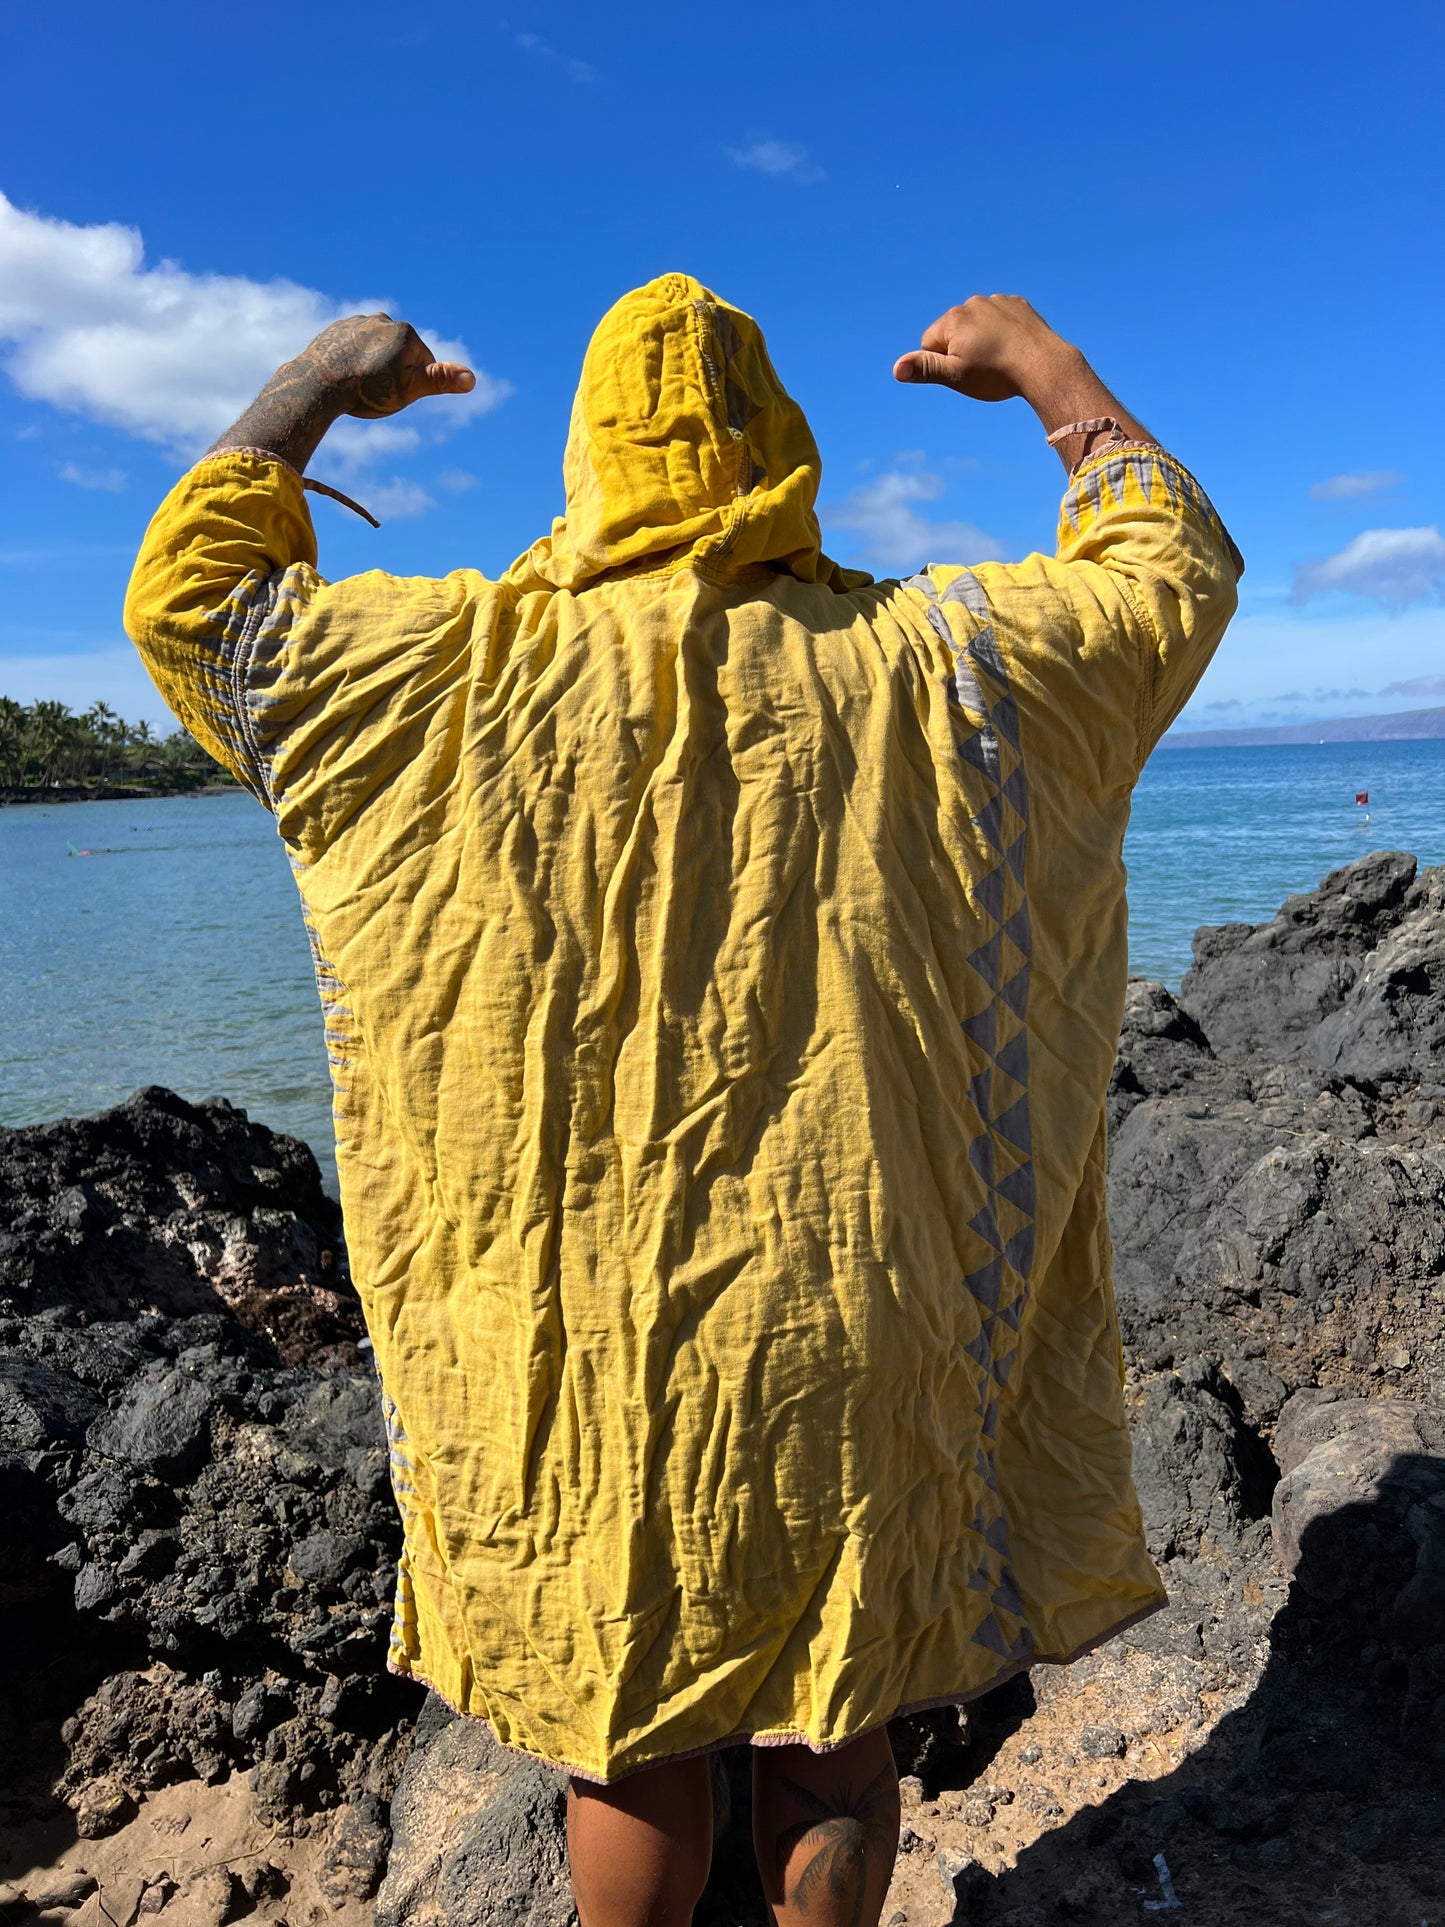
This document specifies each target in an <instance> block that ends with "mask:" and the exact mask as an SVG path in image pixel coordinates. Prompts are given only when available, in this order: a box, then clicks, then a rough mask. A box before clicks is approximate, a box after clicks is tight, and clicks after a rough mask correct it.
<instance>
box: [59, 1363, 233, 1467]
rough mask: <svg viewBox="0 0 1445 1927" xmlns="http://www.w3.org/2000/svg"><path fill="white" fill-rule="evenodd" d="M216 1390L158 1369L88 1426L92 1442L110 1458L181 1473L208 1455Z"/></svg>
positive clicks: (175, 1373)
mask: <svg viewBox="0 0 1445 1927" xmlns="http://www.w3.org/2000/svg"><path fill="white" fill-rule="evenodd" d="M215 1402H216V1401H215V1394H214V1393H213V1392H212V1391H211V1389H210V1387H209V1386H208V1385H206V1384H204V1383H203V1382H202V1381H201V1380H200V1379H196V1378H191V1377H189V1376H187V1375H186V1374H185V1373H183V1372H177V1371H172V1370H161V1371H157V1372H155V1373H154V1374H152V1375H149V1376H148V1377H146V1378H144V1379H142V1380H141V1382H140V1383H139V1384H138V1385H136V1386H133V1387H132V1388H131V1390H130V1391H129V1392H128V1393H127V1394H126V1396H125V1397H124V1399H123V1400H122V1401H121V1403H120V1404H119V1405H118V1406H117V1407H116V1409H115V1410H114V1411H112V1412H108V1413H107V1414H106V1415H105V1417H104V1418H102V1419H97V1421H96V1422H95V1424H94V1425H92V1426H91V1428H90V1435H89V1439H88V1441H87V1442H88V1444H89V1446H90V1449H91V1450H92V1451H93V1452H98V1453H101V1454H103V1455H104V1456H105V1457H107V1458H112V1459H123V1460H125V1461H126V1462H127V1463H129V1464H131V1465H138V1466H141V1467H143V1468H144V1469H145V1470H147V1471H152V1472H183V1471H186V1470H189V1469H191V1468H193V1467H194V1466H195V1465H196V1464H197V1463H198V1462H199V1461H200V1459H201V1458H202V1457H203V1456H204V1455H205V1450H206V1443H207V1433H208V1431H209V1427H210V1417H211V1412H212V1410H213V1408H214V1406H215Z"/></svg>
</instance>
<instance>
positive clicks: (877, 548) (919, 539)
mask: <svg viewBox="0 0 1445 1927" xmlns="http://www.w3.org/2000/svg"><path fill="white" fill-rule="evenodd" d="M943 490H944V482H943V478H942V476H939V475H930V474H928V473H927V471H925V470H917V469H915V470H912V471H910V472H909V473H906V474H904V473H901V472H900V471H898V470H896V469H895V470H892V471H890V472H889V473H888V474H885V475H880V476H879V477H878V478H877V480H876V481H872V482H865V483H864V484H863V486H862V487H861V488H856V489H854V491H853V493H852V494H851V495H848V496H845V497H844V499H843V500H842V501H841V502H834V503H832V504H831V505H830V506H829V507H827V508H826V509H824V510H823V511H822V513H823V518H824V520H825V522H826V523H827V526H828V528H829V529H830V530H831V529H841V530H842V531H843V532H844V534H845V535H846V536H848V537H849V538H851V540H850V543H849V544H848V546H849V547H850V549H851V552H852V553H853V554H854V555H855V556H856V557H857V558H858V560H860V561H862V562H866V563H868V564H869V566H870V567H873V568H878V569H882V570H883V571H884V572H885V573H887V574H893V575H903V574H907V573H909V572H910V571H912V570H914V569H919V568H922V567H923V565H924V564H925V563H926V562H988V561H994V560H996V559H998V558H999V557H1000V556H1001V555H1002V554H1003V551H1002V549H1001V548H1000V547H999V544H998V543H997V542H996V541H995V540H994V538H993V537H992V536H991V535H985V534H984V532H983V530H982V529H980V528H976V527H975V526H974V524H973V523H972V522H930V521H929V520H928V518H927V517H926V516H923V515H920V514H919V512H918V510H917V509H916V508H915V507H914V506H913V505H914V503H915V502H933V501H937V499H938V497H939V496H940V495H942V493H943Z"/></svg>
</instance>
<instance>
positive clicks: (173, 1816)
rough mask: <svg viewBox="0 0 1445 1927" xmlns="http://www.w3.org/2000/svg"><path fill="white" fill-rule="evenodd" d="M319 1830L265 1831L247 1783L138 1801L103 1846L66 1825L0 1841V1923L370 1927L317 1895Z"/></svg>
mask: <svg viewBox="0 0 1445 1927" xmlns="http://www.w3.org/2000/svg"><path fill="white" fill-rule="evenodd" d="M328 1831H329V1826H328V1821H327V1820H326V1819H324V1818H318V1819H315V1820H312V1821H305V1820H303V1821H300V1822H297V1823H295V1824H293V1825H292V1826H291V1827H289V1828H270V1827H263V1826H262V1825H261V1824H260V1823H259V1822H258V1821H257V1819H256V1817H255V1813H254V1810H253V1807H252V1802H251V1795H250V1791H249V1789H248V1788H247V1785H246V1776H245V1775H244V1774H240V1773H238V1774H234V1775H232V1776H231V1778H229V1779H227V1780H225V1781H222V1782H221V1783H220V1784H219V1785H217V1786H206V1785H204V1784H203V1783H202V1782H200V1781H198V1780H187V1781H183V1782H182V1783H180V1784H179V1785H176V1786H168V1787H162V1788H160V1789H159V1790H158V1791H157V1792H154V1793H151V1794H149V1795H147V1796H146V1797H145V1798H144V1799H143V1800H142V1802H141V1803H140V1805H139V1808H138V1810H137V1812H136V1814H135V1817H134V1818H133V1819H131V1820H129V1821H128V1822H127V1823H126V1825H124V1826H123V1827H121V1828H120V1829H119V1831H118V1832H115V1833H112V1834H110V1835H108V1836H107V1837H106V1838H105V1839H99V1840H82V1839H79V1838H77V1837H76V1831H75V1823H74V1820H73V1818H72V1816H71V1815H70V1814H68V1813H67V1814H65V1815H64V1816H63V1817H62V1818H60V1819H55V1820H50V1821H45V1822H31V1823H29V1824H28V1825H22V1826H18V1827H14V1828H8V1829H6V1831H5V1832H4V1833H3V1834H0V1920H3V1921H4V1923H5V1927H32V1923H34V1924H35V1927H39V1923H42V1922H51V1921H53V1922H56V1923H59V1922H62V1921H63V1922H64V1923H65V1927H132V1923H134V1922H141V1923H142V1924H144V1923H145V1922H146V1921H147V1920H149V1919H150V1918H152V1917H155V1916H160V1915H161V1914H162V1911H163V1914H164V1920H165V1927H220V1923H221V1922H222V1921H230V1920H243V1919H250V1920H252V1921H254V1922H255V1927H316V1924H317V1923H319V1922H323V1921H324V1922H327V1923H328V1924H329V1927H367V1923H369V1922H370V1920H371V1916H372V1908H371V1905H370V1903H369V1902H366V1901H356V1900H350V1899H343V1900H342V1901H341V1903H340V1904H339V1905H337V1904H335V1903H334V1902H333V1901H332V1900H330V1899H328V1898H327V1896H326V1894H325V1893H324V1892H323V1889H322V1887H321V1885H320V1884H319V1876H321V1874H322V1872H323V1860H324V1856H325V1852H326V1847H327V1844H328Z"/></svg>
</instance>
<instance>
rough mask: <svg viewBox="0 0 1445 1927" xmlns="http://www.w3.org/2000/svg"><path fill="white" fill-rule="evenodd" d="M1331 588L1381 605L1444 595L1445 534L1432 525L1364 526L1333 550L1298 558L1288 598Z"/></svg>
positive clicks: (1397, 605)
mask: <svg viewBox="0 0 1445 1927" xmlns="http://www.w3.org/2000/svg"><path fill="white" fill-rule="evenodd" d="M1332 589H1338V590H1343V591H1344V592H1345V593H1346V594H1347V595H1357V596H1365V597H1367V598H1368V599H1369V600H1370V601H1372V602H1378V603H1379V604H1380V605H1381V607H1382V608H1385V609H1406V608H1408V607H1409V606H1410V604H1411V603H1412V602H1433V601H1435V600H1437V599H1439V598H1442V597H1445V535H1441V533H1440V531H1439V529H1436V528H1429V529H1366V530H1365V531H1364V532H1363V534H1360V535H1357V536H1356V537H1355V539H1354V540H1353V542H1347V543H1346V544H1345V546H1344V548H1342V549H1341V550H1340V551H1339V553H1338V554H1337V555H1330V556H1326V557H1325V558H1324V559H1323V561H1321V560H1320V559H1319V558H1318V557H1312V558H1311V559H1310V560H1309V561H1308V562H1301V563H1300V564H1299V565H1298V566H1297V567H1296V569H1295V572H1294V590H1293V593H1292V595H1291V598H1290V599H1291V601H1294V602H1307V601H1308V600H1309V598H1310V597H1311V596H1316V595H1324V594H1326V593H1328V591H1330V590H1332Z"/></svg>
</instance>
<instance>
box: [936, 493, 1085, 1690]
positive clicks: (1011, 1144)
mask: <svg viewBox="0 0 1445 1927" xmlns="http://www.w3.org/2000/svg"><path fill="white" fill-rule="evenodd" d="M1090 485H1092V491H1093V497H1092V499H1094V500H1095V503H1096V508H1097V502H1098V490H1099V489H1100V487H1101V486H1102V483H1101V482H1100V481H1099V480H1098V479H1096V478H1095V477H1094V476H1092V475H1091V476H1089V477H1086V478H1085V481H1084V488H1085V491H1086V497H1085V499H1089V497H1088V494H1087V491H1088V490H1089V488H1090ZM1070 498H1072V499H1070ZM1070 498H1066V500H1065V513H1066V514H1067V515H1070V516H1071V518H1072V519H1073V521H1074V526H1075V527H1077V526H1078V511H1077V502H1078V499H1079V498H1078V495H1077V494H1076V492H1075V491H1072V490H1071V491H1070ZM911 586H913V587H916V588H918V589H920V590H922V592H923V593H924V595H925V596H926V597H927V598H928V600H929V602H930V603H931V604H932V605H933V607H931V608H930V610H929V620H930V622H931V623H932V625H933V627H934V629H935V631H936V632H937V633H938V634H939V635H940V636H943V637H946V638H947V641H948V644H949V649H950V654H951V657H952V660H953V662H954V677H955V685H954V687H955V690H956V691H957V693H958V694H960V695H963V694H964V692H965V690H970V686H971V689H976V690H977V691H978V700H977V703H976V704H975V703H973V702H969V703H968V711H969V716H970V719H972V717H973V716H974V715H976V714H978V713H979V712H982V714H983V717H984V720H983V722H982V724H981V725H980V727H979V728H977V729H975V730H972V731H970V732H969V733H968V734H967V735H962V736H960V737H957V738H956V744H957V751H958V756H959V759H960V762H961V763H962V764H965V765H966V766H967V767H968V769H969V770H970V771H973V772H976V773H977V776H978V777H982V778H983V779H984V780H985V782H986V783H987V785H988V790H987V792H986V793H985V795H984V797H983V799H982V801H981V802H979V803H978V804H977V806H976V807H973V811H972V821H973V827H974V832H975V834H976V835H977V836H978V837H979V839H980V840H981V842H982V844H983V846H984V847H985V848H986V849H988V850H990V851H996V852H998V859H999V860H998V861H996V862H995V863H994V866H993V868H992V869H990V870H989V871H987V873H986V874H985V875H984V876H983V877H981V878H979V879H978V880H977V881H976V882H975V883H973V885H972V898H973V903H974V907H975V910H976V912H977V914H978V916H979V919H980V922H981V923H982V926H983V931H984V932H987V934H985V935H983V940H982V941H981V942H980V943H979V944H978V945H977V947H976V948H975V949H974V950H973V952H972V954H971V955H970V956H969V958H968V962H969V964H970V966H971V968H972V970H973V971H974V972H975V974H976V978H977V979H978V980H980V981H981V982H982V984H983V985H984V986H985V987H986V989H987V992H988V1002H987V1005H986V1007H985V1008H984V1009H983V1010H982V1011H979V1012H978V1013H976V1014H975V1015H974V1016H972V1017H968V1018H965V1019H964V1020H963V1022H962V1029H963V1033H964V1035H965V1037H966V1038H967V1039H968V1041H969V1044H970V1045H971V1046H972V1047H973V1048H974V1049H975V1050H976V1051H978V1052H981V1053H982V1054H983V1056H984V1058H985V1060H986V1061H985V1064H984V1067H983V1068H982V1069H978V1070H974V1072H973V1074H972V1076H971V1078H970V1081H969V1096H970V1098H971V1100H972V1102H973V1105H974V1109H975V1111H976V1112H977V1115H978V1118H979V1119H980V1121H981V1124H982V1129H980V1130H979V1131H978V1132H977V1133H976V1134H975V1135H974V1136H973V1138H972V1141H971V1143H970V1145H969V1148H968V1158H969V1164H970V1167H971V1168H972V1170H973V1171H976V1172H977V1173H978V1174H979V1176H980V1177H981V1178H982V1180H983V1182H984V1185H985V1186H986V1188H987V1196H986V1199H985V1202H984V1203H983V1205H982V1207H981V1209H979V1210H978V1211H977V1212H976V1213H975V1214H974V1216H973V1218H972V1220H971V1221H970V1229H971V1230H972V1231H973V1232H974V1233H975V1234H976V1235H977V1236H978V1237H979V1238H980V1239H981V1240H982V1241H983V1242H984V1244H985V1245H986V1246H987V1247H988V1248H989V1249H990V1251H991V1252H992V1253H993V1254H995V1255H993V1256H991V1257H990V1258H989V1260H988V1262H987V1263H986V1264H984V1265H982V1266H980V1267H979V1268H978V1269H976V1270H974V1271H972V1272H970V1273H969V1274H968V1275H967V1276H966V1277H965V1278H964V1280H963V1288H964V1290H965V1291H967V1292H968V1293H969V1295H970V1296H971V1298H972V1299H973V1301H974V1304H975V1306H976V1307H977V1309H978V1313H979V1319H980V1325H979V1330H978V1331H977V1333H976V1334H975V1336H974V1337H973V1338H972V1339H970V1340H969V1342H968V1343H967V1345H966V1346H965V1348H964V1349H965V1351H966V1352H967V1355H968V1357H969V1358H970V1359H971V1360H972V1361H973V1363H974V1364H975V1365H976V1366H977V1367H978V1386H977V1400H978V1402H977V1422H978V1432H977V1435H976V1451H975V1461H974V1471H975V1474H976V1476H977V1479H978V1481H979V1488H980V1490H979V1504H978V1507H977V1510H976V1512H975V1515H974V1529H975V1530H976V1531H978V1532H979V1533H980V1534H981V1536H982V1538H983V1541H984V1545H985V1547H986V1548H987V1551H986V1555H985V1557H984V1559H983V1560H982V1562H981V1564H980V1568H979V1571H978V1572H977V1573H976V1574H975V1575H974V1576H973V1578H972V1579H971V1580H970V1582H969V1583H970V1585H971V1586H972V1588H973V1589H974V1590H975V1591H980V1592H983V1593H985V1594H986V1595H987V1597H988V1601H989V1611H988V1612H987V1614H986V1615H985V1617H984V1619H983V1620H982V1622H981V1623H980V1625H979V1627H978V1630H977V1631H976V1632H975V1634H974V1639H975V1641H976V1642H977V1643H978V1644H979V1645H981V1646H983V1647H985V1648H987V1650H988V1651H989V1652H991V1653H993V1654H995V1655H997V1656H998V1657H999V1658H1000V1659H1002V1660H1009V1659H1016V1658H1018V1657H1019V1656H1020V1655H1022V1654H1025V1653H1026V1652H1027V1650H1028V1642H1027V1636H1026V1635H1025V1636H1023V1637H1022V1638H1018V1637H1014V1636H1013V1635H1012V1633H1011V1632H1007V1631H1006V1630H1005V1624H1004V1622H1005V1621H1007V1622H1008V1623H1009V1624H1010V1625H1013V1624H1016V1623H1017V1622H1018V1621H1019V1620H1020V1619H1023V1618H1024V1616H1025V1615H1024V1606H1023V1601H1022V1599H1021V1598H1020V1596H1019V1592H1018V1588H1017V1585H1016V1584H1015V1582H1014V1579H1013V1575H1012V1572H1011V1570H1010V1557H1009V1544H1010V1532H1009V1522H1008V1519H1007V1516H1006V1515H1005V1513H1004V1512H1003V1510H1002V1507H1001V1504H1000V1503H999V1500H998V1478H997V1471H996V1467H995V1463H994V1452H995V1444H996V1439H997V1434H998V1428H999V1424H1000V1421H1001V1402H1000V1401H1001V1397H1002V1394H1003V1393H1004V1390H1005V1388H1006V1387H1007V1386H1008V1384H1009V1382H1010V1380H1011V1378H1012V1377H1013V1375H1014V1367H1015V1363H1016V1361H1017V1358H1018V1356H1019V1352H1018V1333H1019V1330H1020V1327H1021V1324H1022V1319H1023V1311H1024V1305H1025V1303H1026V1299H1027V1290H1028V1280H1029V1274H1030V1272H1031V1270H1032V1267H1033V1261H1034V1251H1035V1232H1034V1215H1033V1214H1034V1210H1035V1206H1036V1179H1035V1173H1034V1166H1033V1158H1032V1151H1033V1138H1032V1123H1031V1116H1030V1095H1029V1043H1028V1030H1027V1010H1028V998H1029V985H1030V963H1029V959H1030V955H1031V952H1032V947H1033V944H1032V937H1033V932H1032V927H1031V923H1030V918H1029V910H1028V902H1027V897H1026V895H1025V892H1026V889H1027V872H1028V823H1029V783H1028V774H1027V770H1026V766H1025V764H1024V762H1023V757H1022V731H1021V726H1020V719H1019V713H1018V707H1017V704H1016V702H1015V700H1014V696H1013V692H1012V690H1011V689H1010V687H1009V677H1008V672H1007V666H1006V659H1005V656H1004V653H1003V650H1002V648H1001V647H1000V642H999V637H998V635H997V632H996V631H995V629H994V626H993V623H992V620H991V616H992V611H991V609H990V607H989V603H988V597H987V595H986V593H985V591H984V589H983V587H982V584H981V583H980V582H979V581H978V579H977V577H976V576H974V575H973V574H972V573H971V572H970V571H968V570H964V571H962V572H961V573H960V574H959V575H957V576H956V577H955V578H954V579H953V581H952V582H950V583H949V584H948V586H947V588H945V589H944V590H943V591H942V592H941V594H940V592H939V591H937V590H936V589H935V588H934V586H933V583H932V581H931V579H929V578H926V577H925V578H918V579H916V580H915V582H914V583H913V584H912V585H911ZM940 602H955V603H959V604H961V605H962V606H963V607H964V608H966V609H967V610H968V611H969V613H970V615H972V616H973V617H974V618H975V619H976V621H977V622H978V624H979V625H980V626H979V628H978V630H977V632H976V633H975V634H974V635H973V636H972V637H971V638H970V639H969V640H968V642H967V643H966V644H964V645H962V646H960V645H959V644H958V643H957V642H956V641H954V639H953V635H952V631H951V629H950V628H949V624H948V621H947V618H946V617H945V616H944V614H943V611H942V609H941V608H940V607H939V606H938V604H939V603H940ZM950 693H953V692H950ZM970 693H971V691H970ZM1005 758H1007V761H1005ZM970 780H971V781H976V779H970ZM1005 806H1007V808H1008V809H1010V810H1011V811H1012V812H1013V813H1014V816H1015V817H1016V818H1017V819H1018V825H1019V827H1018V829H1017V831H1016V833H1012V840H1011V841H1006V838H1007V837H1008V836H1009V835H1010V834H1011V833H1010V832H1009V831H1008V830H1006V828H1005ZM990 926H992V927H991V928H990ZM1005 938H1007V941H1008V943H1009V945H1010V947H1011V948H1010V954H1009V955H1008V957H1007V958H1006V956H1005V952H1004V939H1005ZM1005 971H1008V972H1009V974H1008V976H1007V978H1005V976H1004V972H1005ZM1001 1009H1003V1010H1007V1011H1009V1012H1010V1013H1011V1014H1012V1018H1013V1020H1014V1022H1013V1023H1010V1024H1009V1025H1008V1030H1009V1032H1010V1033H1011V1034H1009V1035H1008V1036H1007V1038H1006V1039H1003V1038H1001V1027H1000V1017H999V1013H1000V1010H1001ZM994 1066H996V1067H997V1069H998V1071H999V1072H1000V1073H1001V1074H1002V1075H1003V1076H1005V1077H1007V1078H1008V1079H1009V1080H1010V1085H1011V1086H1012V1087H1013V1088H1014V1090H1015V1091H1016V1095H1014V1096H1013V1097H1012V1099H1011V1100H1009V1101H1007V1102H1005V1104H1004V1108H1003V1109H1002V1110H1001V1111H1000V1112H999V1114H998V1115H997V1116H996V1117H995V1116H991V1115H990V1112H991V1108H992V1103H993V1101H994V1096H995V1092H996V1091H998V1085H997V1080H996V1079H995V1078H994V1076H993V1067H994ZM998 1094H999V1099H1000V1101H1003V1099H1004V1097H1005V1093H1004V1092H1002V1091H999V1093H998ZM1000 1147H1007V1149H1008V1152H1009V1158H1008V1162H1009V1163H1014V1161H1015V1159H1016V1158H1017V1156H1018V1155H1019V1154H1022V1157H1023V1160H1024V1161H1023V1162H1022V1163H1020V1164H1018V1165H1017V1168H1015V1169H1012V1170H1002V1169H1000V1165H999V1157H998V1153H999V1149H1000ZM1020 1220H1022V1223H1020ZM1001 1224H1007V1225H1009V1226H1011V1227H1017V1228H1016V1229H1011V1230H1010V1231H1009V1232H1008V1233H1007V1235H1006V1234H1005V1233H1004V1232H1003V1230H1002V1229H1001ZM1001 1616H1002V1617H1001Z"/></svg>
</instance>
